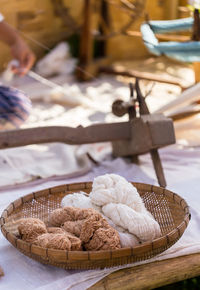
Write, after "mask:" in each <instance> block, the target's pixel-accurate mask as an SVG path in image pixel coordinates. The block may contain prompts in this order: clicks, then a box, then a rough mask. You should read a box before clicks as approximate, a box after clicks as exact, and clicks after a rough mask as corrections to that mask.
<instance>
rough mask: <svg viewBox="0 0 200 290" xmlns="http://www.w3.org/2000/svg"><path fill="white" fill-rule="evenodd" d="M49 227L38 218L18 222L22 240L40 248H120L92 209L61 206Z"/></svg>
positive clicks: (102, 220) (69, 249) (118, 241)
mask: <svg viewBox="0 0 200 290" xmlns="http://www.w3.org/2000/svg"><path fill="white" fill-rule="evenodd" d="M49 224H50V227H46V225H45V224H44V222H43V221H41V220H40V219H38V218H24V219H21V220H20V224H19V226H18V231H19V234H20V237H21V239H22V240H24V241H26V242H29V243H33V244H35V245H37V246H40V247H44V248H52V249H57V250H68V251H81V250H87V251H99V250H114V249H119V248H121V245H120V239H119V234H118V232H117V231H116V230H115V229H114V228H112V227H111V226H110V225H109V224H108V222H107V221H106V220H105V219H104V218H103V217H102V216H101V214H100V213H98V212H97V211H96V210H94V209H91V208H88V209H80V208H75V207H64V208H59V209H56V210H54V211H53V212H52V213H51V215H50V217H49Z"/></svg>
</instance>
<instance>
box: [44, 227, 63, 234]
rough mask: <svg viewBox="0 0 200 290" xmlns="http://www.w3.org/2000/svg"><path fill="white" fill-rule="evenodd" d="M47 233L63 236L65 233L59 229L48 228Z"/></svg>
mask: <svg viewBox="0 0 200 290" xmlns="http://www.w3.org/2000/svg"><path fill="white" fill-rule="evenodd" d="M47 232H48V233H50V234H65V231H64V230H63V229H61V228H59V227H49V228H47Z"/></svg>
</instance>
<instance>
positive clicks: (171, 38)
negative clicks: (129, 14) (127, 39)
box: [126, 31, 191, 42]
mask: <svg viewBox="0 0 200 290" xmlns="http://www.w3.org/2000/svg"><path fill="white" fill-rule="evenodd" d="M126 35H128V36H133V37H142V33H141V32H140V31H126ZM156 37H157V38H158V40H161V41H179V42H185V41H190V40H191V37H190V36H189V35H178V34H177V35H176V34H159V33H158V34H156Z"/></svg>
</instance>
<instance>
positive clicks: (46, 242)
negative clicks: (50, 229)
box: [34, 233, 71, 251]
mask: <svg viewBox="0 0 200 290" xmlns="http://www.w3.org/2000/svg"><path fill="white" fill-rule="evenodd" d="M34 244H35V245H37V246H40V247H42V248H52V249H56V250H68V251H70V250H71V242H70V240H69V239H68V237H67V235H65V234H55V233H54V234H50V233H46V234H43V235H41V236H38V237H37V238H36V240H35V241H34Z"/></svg>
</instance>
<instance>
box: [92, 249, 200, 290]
mask: <svg viewBox="0 0 200 290" xmlns="http://www.w3.org/2000/svg"><path fill="white" fill-rule="evenodd" d="M198 275H200V254H193V255H188V256H181V257H177V258H173V259H168V260H163V261H158V262H153V263H149V264H145V265H140V266H136V267H132V268H127V269H122V270H119V271H117V272H114V273H112V274H110V275H108V276H107V277H105V278H103V279H102V280H101V281H99V282H97V283H96V284H95V285H93V286H92V287H90V288H89V289H90V290H97V289H98V290H103V289H106V290H110V289H115V290H121V289H123V290H128V289H134V290H143V289H154V288H157V287H161V286H165V285H169V284H172V283H175V282H178V281H182V280H185V279H189V278H193V277H196V276H198Z"/></svg>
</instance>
